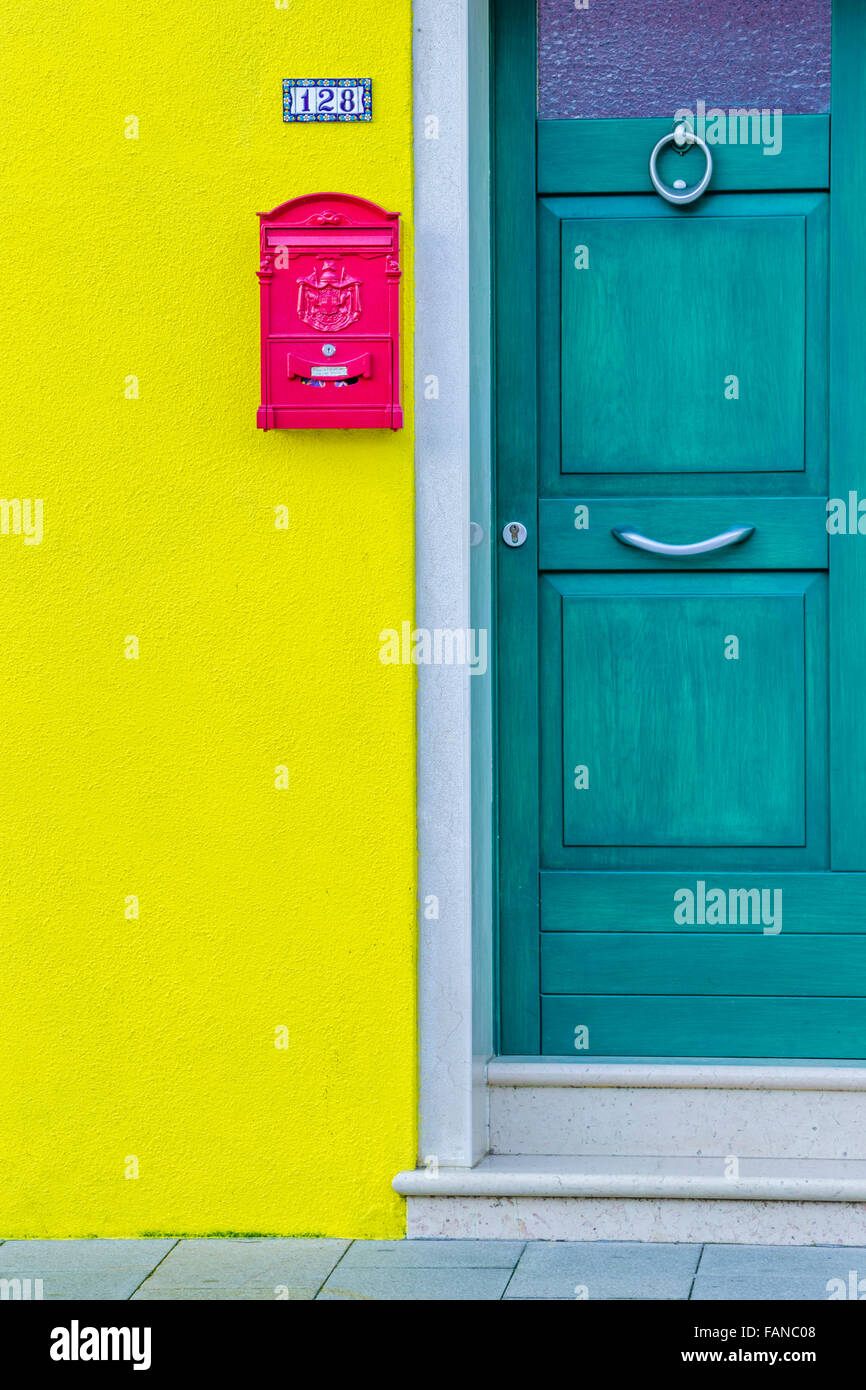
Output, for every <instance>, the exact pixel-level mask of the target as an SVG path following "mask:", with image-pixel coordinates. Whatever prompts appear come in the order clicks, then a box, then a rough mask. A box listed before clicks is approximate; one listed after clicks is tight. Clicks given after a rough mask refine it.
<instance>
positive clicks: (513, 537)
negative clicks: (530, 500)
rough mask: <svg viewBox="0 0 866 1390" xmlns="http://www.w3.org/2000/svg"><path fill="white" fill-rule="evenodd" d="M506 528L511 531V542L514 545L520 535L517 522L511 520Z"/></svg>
mask: <svg viewBox="0 0 866 1390" xmlns="http://www.w3.org/2000/svg"><path fill="white" fill-rule="evenodd" d="M508 529H509V531H510V532H511V544H512V545H516V544H517V541H518V538H519V536H520V528H519V527H518V525H517V522H516V521H512V523H511V525H510V526H509V528H508Z"/></svg>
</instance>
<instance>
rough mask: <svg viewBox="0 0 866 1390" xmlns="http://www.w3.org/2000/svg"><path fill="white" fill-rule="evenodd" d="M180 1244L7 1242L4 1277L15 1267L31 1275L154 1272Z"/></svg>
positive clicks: (1, 1262)
mask: <svg viewBox="0 0 866 1390" xmlns="http://www.w3.org/2000/svg"><path fill="white" fill-rule="evenodd" d="M175 1244H176V1238H175V1237H173V1236H172V1237H170V1238H160V1239H156V1240H102V1239H94V1240H7V1241H4V1242H3V1244H2V1246H0V1273H2V1272H5V1270H6V1269H8V1268H11V1267H12V1266H13V1265H14V1266H15V1267H16V1269H21V1270H25V1271H27V1272H29V1271H31V1270H32V1271H34V1272H36V1273H39V1272H40V1271H43V1270H47V1269H59V1270H67V1269H72V1268H76V1269H90V1270H99V1269H115V1268H117V1267H118V1266H119V1265H135V1266H137V1267H141V1268H143V1269H153V1267H154V1265H156V1264H158V1263H159V1261H160V1260H161V1259H163V1258H164V1257H165V1256H166V1255H167V1254H168V1252H169V1250H170V1249H171V1247H172V1246H173V1245H175Z"/></svg>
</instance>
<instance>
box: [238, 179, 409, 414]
mask: <svg viewBox="0 0 866 1390" xmlns="http://www.w3.org/2000/svg"><path fill="white" fill-rule="evenodd" d="M259 220H260V223H261V234H260V235H261V246H260V260H259V271H258V277H259V282H260V285H261V318H262V342H261V352H262V403H261V405H260V406H259V412H258V426H259V429H263V430H270V429H392V430H398V429H400V428H402V425H403V411H402V409H401V406H400V230H399V222H400V215H399V213H396V212H385V211H384V210H383V209H382V208H379V207H377V206H376V204H375V203H369V202H367V200H366V199H365V198H352V197H349V196H348V194H343V193H312V194H308V195H307V196H306V197H303V198H293V199H292V200H291V202H288V203H282V204H281V205H280V206H279V207H278V208H274V210H273V212H260V213H259Z"/></svg>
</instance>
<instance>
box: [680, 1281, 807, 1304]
mask: <svg viewBox="0 0 866 1390" xmlns="http://www.w3.org/2000/svg"><path fill="white" fill-rule="evenodd" d="M828 1298H829V1294H828V1292H827V1280H826V1279H825V1278H824V1277H823V1275H815V1274H813V1275H806V1274H791V1275H789V1277H788V1278H786V1279H767V1278H762V1277H761V1276H760V1275H755V1276H753V1277H751V1278H750V1277H740V1278H734V1277H733V1276H731V1275H715V1274H712V1275H707V1276H706V1277H703V1278H702V1277H701V1275H700V1274H699V1275H698V1277H697V1279H696V1280H695V1282H694V1287H693V1288H692V1300H693V1301H695V1302H697V1303H706V1302H709V1301H711V1300H714V1301H724V1302H730V1301H731V1300H736V1299H750V1300H751V1299H754V1300H756V1301H759V1302H768V1303H774V1302H780V1303H781V1302H786V1301H789V1300H792V1299H798V1300H802V1301H806V1302H825V1301H826V1300H827V1299H828Z"/></svg>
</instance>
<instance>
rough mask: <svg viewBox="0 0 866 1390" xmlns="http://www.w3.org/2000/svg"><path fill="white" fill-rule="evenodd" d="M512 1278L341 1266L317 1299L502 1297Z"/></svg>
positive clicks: (502, 1273)
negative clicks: (345, 1267)
mask: <svg viewBox="0 0 866 1390" xmlns="http://www.w3.org/2000/svg"><path fill="white" fill-rule="evenodd" d="M510 1277H511V1271H510V1270H509V1269H390V1268H389V1269H382V1268H381V1267H380V1266H371V1267H370V1268H361V1269H344V1268H343V1266H342V1264H340V1265H339V1266H338V1267H337V1269H335V1270H334V1273H333V1274H332V1275H331V1276H330V1277H329V1279H328V1281H327V1283H326V1284H325V1286H324V1288H323V1289H322V1291H321V1293H319V1294H318V1295H317V1298H319V1299H323V1300H330V1301H332V1302H333V1301H336V1300H338V1299H339V1300H341V1301H343V1302H346V1301H348V1300H354V1301H365V1300H366V1301H378V1302H381V1301H384V1300H387V1301H389V1302H393V1301H395V1300H396V1301H403V1302H410V1303H417V1302H421V1301H424V1300H438V1301H443V1302H444V1301H448V1300H452V1299H455V1300H460V1301H461V1302H465V1301H467V1300H470V1299H480V1300H485V1301H487V1302H490V1301H495V1300H498V1299H500V1298H501V1297H502V1294H503V1291H504V1289H505V1285H506V1284H507V1283H508V1280H509V1278H510Z"/></svg>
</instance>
